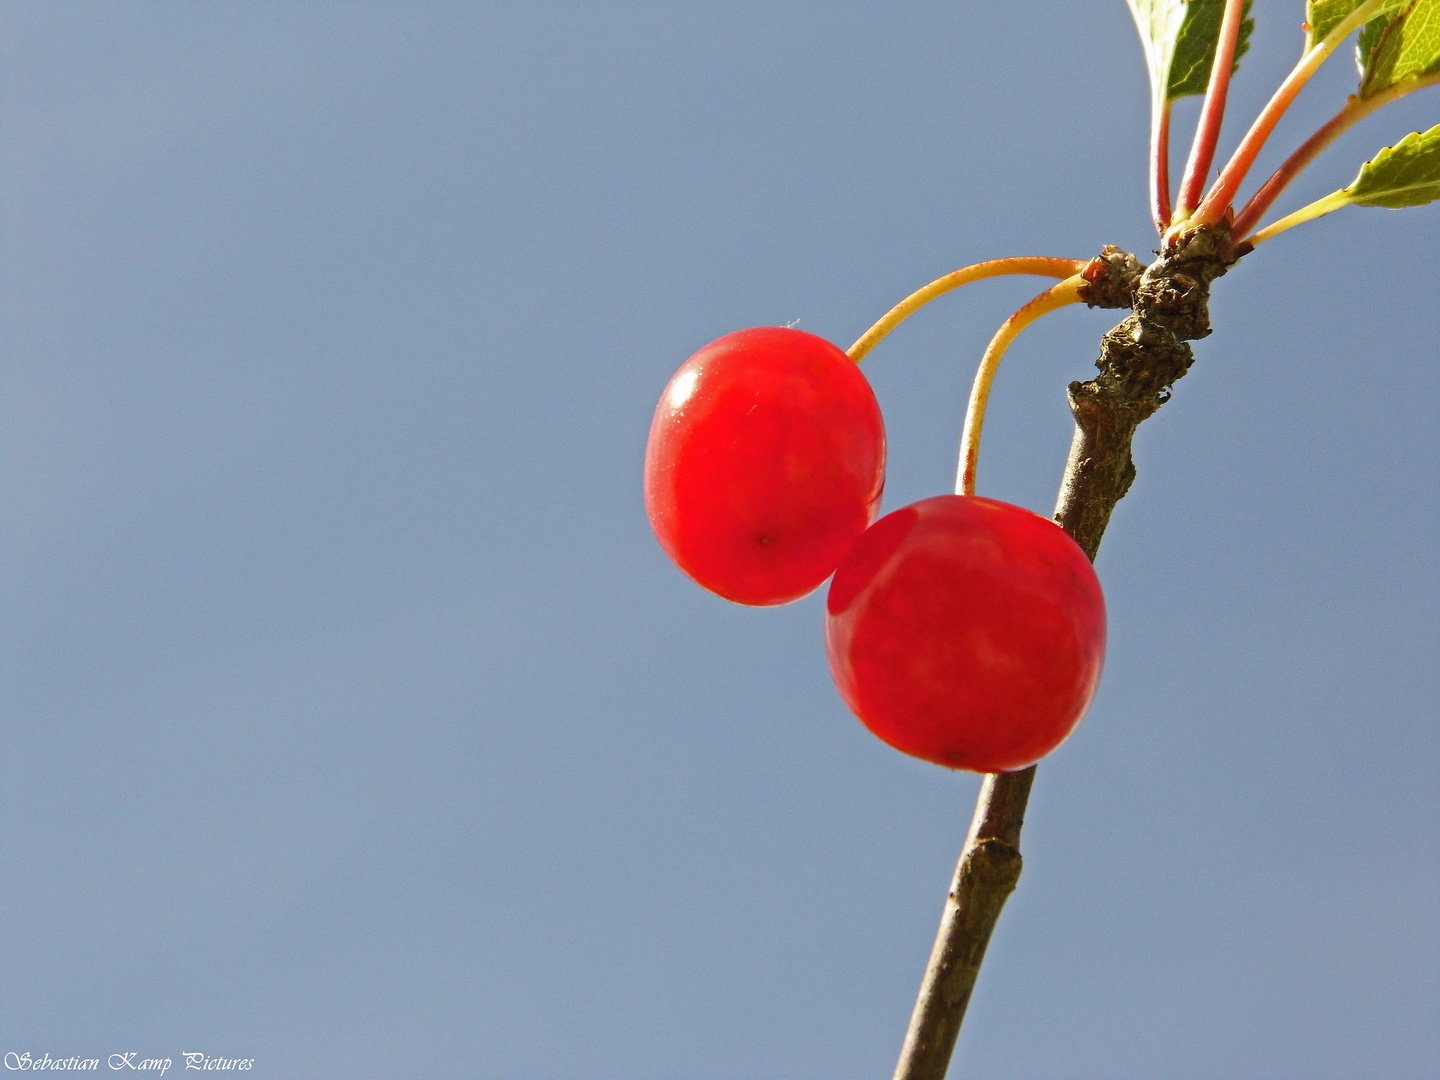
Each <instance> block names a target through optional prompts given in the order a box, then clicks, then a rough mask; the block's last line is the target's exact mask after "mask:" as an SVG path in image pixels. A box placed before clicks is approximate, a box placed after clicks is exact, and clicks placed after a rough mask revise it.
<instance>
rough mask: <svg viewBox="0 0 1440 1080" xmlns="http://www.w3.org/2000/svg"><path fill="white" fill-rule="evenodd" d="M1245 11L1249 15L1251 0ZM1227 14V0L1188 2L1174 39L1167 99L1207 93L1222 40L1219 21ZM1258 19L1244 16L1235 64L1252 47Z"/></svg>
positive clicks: (1236, 47) (1238, 66) (1236, 64)
mask: <svg viewBox="0 0 1440 1080" xmlns="http://www.w3.org/2000/svg"><path fill="white" fill-rule="evenodd" d="M1245 14H1246V16H1248V15H1249V14H1250V0H1245ZM1224 16H1225V3H1224V0H1191V2H1190V3H1188V4H1186V5H1185V21H1184V22H1182V23H1181V24H1180V33H1179V35H1178V36H1177V37H1176V39H1175V55H1174V57H1173V58H1172V59H1171V61H1170V85H1169V89H1168V93H1167V96H1168V99H1169V100H1170V101H1175V100H1177V99H1179V98H1182V97H1192V96H1194V95H1195V94H1203V93H1205V89H1206V87H1208V86H1209V85H1210V69H1211V68H1212V67H1214V66H1215V49H1216V46H1217V45H1218V44H1219V41H1220V23H1221V21H1222V19H1223V18H1224ZM1254 29H1255V20H1254V19H1251V18H1245V19H1242V20H1241V22H1240V36H1239V37H1238V38H1237V39H1236V41H1235V67H1234V68H1232V69H1231V70H1232V71H1238V70H1239V69H1240V57H1242V56H1244V55H1245V50H1246V49H1248V48H1250V32H1251V31H1252V30H1254Z"/></svg>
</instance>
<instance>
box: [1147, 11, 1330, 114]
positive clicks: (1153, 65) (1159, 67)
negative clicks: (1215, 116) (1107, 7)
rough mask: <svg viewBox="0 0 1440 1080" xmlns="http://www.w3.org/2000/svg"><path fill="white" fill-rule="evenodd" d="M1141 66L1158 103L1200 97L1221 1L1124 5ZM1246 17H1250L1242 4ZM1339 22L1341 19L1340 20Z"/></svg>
mask: <svg viewBox="0 0 1440 1080" xmlns="http://www.w3.org/2000/svg"><path fill="white" fill-rule="evenodd" d="M1126 2H1127V3H1129V5H1130V14H1131V15H1132V16H1134V19H1135V27H1136V29H1138V30H1139V31H1140V43H1141V45H1143V46H1144V48H1145V62H1146V65H1147V67H1148V68H1149V70H1150V91H1151V94H1152V96H1154V97H1155V98H1156V100H1157V101H1159V102H1162V103H1163V102H1169V101H1174V100H1176V99H1177V98H1182V97H1189V96H1191V95H1194V94H1203V93H1204V92H1205V88H1206V86H1207V85H1208V84H1209V82H1210V68H1211V67H1212V66H1213V65H1214V63H1215V45H1216V42H1217V41H1218V40H1219V38H1220V22H1221V19H1222V17H1223V16H1224V14H1225V0H1126ZM1245 11H1246V13H1247V14H1248V13H1249V11H1250V0H1246V3H1245ZM1342 17H1343V16H1342ZM1254 27H1255V21H1254V20H1253V19H1245V20H1244V21H1243V22H1242V23H1241V25H1240V38H1239V40H1238V41H1237V42H1236V45H1235V60H1236V62H1237V64H1236V66H1237V67H1238V66H1239V65H1238V62H1239V59H1240V56H1241V55H1242V54H1243V53H1244V52H1245V50H1246V49H1247V48H1248V47H1249V44H1250V42H1249V39H1250V31H1251V30H1252V29H1254Z"/></svg>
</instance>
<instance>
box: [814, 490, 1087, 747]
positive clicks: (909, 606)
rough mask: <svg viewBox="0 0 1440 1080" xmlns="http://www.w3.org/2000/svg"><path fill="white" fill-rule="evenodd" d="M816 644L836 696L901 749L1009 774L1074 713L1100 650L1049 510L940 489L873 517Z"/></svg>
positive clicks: (1067, 543)
mask: <svg viewBox="0 0 1440 1080" xmlns="http://www.w3.org/2000/svg"><path fill="white" fill-rule="evenodd" d="M825 648H826V652H827V654H828V655H829V658H830V672H831V674H832V675H833V676H834V679H835V685H836V686H837V687H838V688H839V690H840V696H841V697H843V698H844V699H845V703H846V704H847V705H849V706H850V709H851V711H853V712H854V713H855V715H856V716H858V717H859V718H860V720H861V721H862V722H863V723H864V724H865V726H866V727H868V728H869V729H870V730H871V731H872V732H874V734H876V735H877V736H879V737H880V738H881V739H883V740H884V741H885V742H887V743H889V744H890V745H891V746H893V747H895V748H896V749H897V750H903V751H904V752H905V753H907V754H912V755H914V756H915V757H918V758H923V759H924V760H926V761H933V762H934V763H935V764H937V765H945V766H947V767H949V768H952V769H968V770H970V771H973V772H1011V771H1014V770H1016V769H1023V768H1025V767H1026V766H1028V765H1033V764H1034V763H1035V762H1037V761H1039V760H1040V759H1041V758H1042V757H1044V756H1045V755H1046V754H1048V753H1050V751H1052V750H1054V749H1055V748H1056V747H1057V746H1059V745H1060V743H1061V742H1063V741H1064V739H1065V737H1066V736H1067V735H1069V734H1070V732H1071V731H1073V730H1074V728H1075V725H1076V724H1078V723H1079V722H1080V717H1081V716H1082V715H1083V714H1084V712H1085V709H1086V707H1087V706H1088V705H1089V704H1090V699H1091V698H1092V697H1093V696H1094V694H1095V688H1096V686H1097V685H1098V684H1099V681H1100V668H1101V665H1102V664H1103V662H1104V659H1105V599H1104V596H1103V595H1102V594H1101V592H1100V582H1099V580H1098V579H1097V578H1096V577H1095V571H1094V570H1093V569H1092V568H1091V566H1090V561H1089V560H1088V559H1087V558H1086V557H1085V553H1084V552H1083V551H1081V550H1080V547H1079V545H1077V544H1076V543H1075V541H1073V540H1072V539H1070V537H1069V536H1067V535H1066V534H1065V532H1064V531H1063V530H1061V528H1060V527H1059V526H1058V525H1056V524H1055V523H1054V522H1052V521H1048V520H1046V519H1045V518H1042V517H1039V516H1037V515H1035V514H1032V513H1030V511H1028V510H1025V509H1022V508H1021V507H1018V506H1011V505H1010V504H1009V503H1002V502H996V501H994V500H993V499H982V498H978V497H976V496H970V495H942V496H940V497H938V498H934V499H926V500H924V501H923V502H918V503H915V504H914V505H912V506H907V507H905V508H904V509H903V510H897V511H896V512H895V513H893V514H888V515H886V516H885V517H884V518H882V519H881V520H880V521H878V522H876V523H875V525H873V526H872V527H871V528H870V529H869V530H867V531H866V532H865V534H864V535H863V536H862V537H860V539H859V540H858V541H856V543H855V545H854V546H853V547H852V548H851V549H850V553H849V555H847V556H846V558H845V560H844V562H842V563H841V564H840V567H839V569H838V570H836V572H835V580H834V581H833V582H831V584H830V593H829V597H828V600H827V603H826V615H825Z"/></svg>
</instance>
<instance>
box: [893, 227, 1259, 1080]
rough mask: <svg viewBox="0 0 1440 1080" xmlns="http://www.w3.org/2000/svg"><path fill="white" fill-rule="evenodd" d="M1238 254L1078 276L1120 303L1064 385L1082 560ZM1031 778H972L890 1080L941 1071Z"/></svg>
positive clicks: (1068, 506)
mask: <svg viewBox="0 0 1440 1080" xmlns="http://www.w3.org/2000/svg"><path fill="white" fill-rule="evenodd" d="M1239 254H1241V253H1237V251H1236V250H1235V248H1234V247H1233V245H1232V243H1231V240H1230V233H1229V231H1228V230H1227V229H1226V228H1225V227H1224V226H1216V227H1210V228H1206V229H1197V230H1195V231H1193V232H1190V233H1187V234H1184V235H1181V236H1179V237H1177V238H1176V239H1175V240H1174V242H1173V243H1171V244H1170V245H1169V246H1167V248H1166V250H1165V251H1163V252H1161V253H1160V256H1159V258H1157V259H1156V260H1155V262H1153V263H1151V264H1150V265H1149V266H1141V264H1140V263H1139V261H1138V260H1136V258H1135V257H1134V256H1133V255H1131V254H1129V253H1127V252H1124V251H1121V250H1120V249H1119V248H1115V247H1107V248H1106V249H1105V250H1104V251H1103V252H1102V253H1101V255H1100V256H1099V257H1098V258H1097V259H1096V260H1095V261H1094V262H1093V263H1092V264H1091V269H1090V271H1088V272H1087V275H1086V276H1087V277H1088V278H1090V284H1089V285H1088V286H1087V288H1086V294H1085V297H1084V298H1085V301H1086V303H1088V304H1089V305H1090V306H1091V307H1106V308H1129V309H1130V314H1129V315H1128V316H1126V318H1125V319H1124V320H1123V321H1122V322H1121V323H1120V324H1119V325H1118V326H1116V327H1115V328H1114V329H1113V330H1111V331H1110V332H1109V333H1107V334H1106V335H1105V337H1104V338H1103V339H1102V340H1101V343H1100V359H1099V360H1097V361H1096V362H1095V366H1096V367H1097V368H1098V369H1099V374H1098V375H1097V376H1096V377H1095V378H1093V379H1091V380H1090V381H1089V382H1084V383H1082V382H1074V383H1071V384H1070V387H1069V397H1070V411H1071V413H1072V414H1073V415H1074V417H1075V436H1074V439H1073V440H1072V442H1071V444H1070V460H1069V462H1068V463H1067V464H1066V466H1065V475H1064V478H1063V479H1062V481H1061V484H1060V495H1059V499H1058V501H1057V502H1056V506H1055V520H1056V521H1057V522H1058V523H1059V524H1060V526H1061V527H1062V528H1063V529H1064V530H1065V531H1066V532H1067V533H1069V534H1070V535H1071V536H1072V537H1073V538H1074V539H1075V542H1076V543H1078V544H1079V545H1080V547H1081V548H1082V549H1083V550H1084V552H1085V554H1086V555H1088V556H1089V557H1090V559H1091V561H1092V562H1093V561H1094V559H1095V553H1096V552H1097V551H1098V550H1099V548H1100V539H1101V537H1103V536H1104V535H1105V527H1106V526H1107V525H1108V524H1109V523H1110V515H1111V513H1112V512H1113V511H1114V509H1115V504H1116V503H1118V502H1119V501H1120V500H1121V499H1122V498H1124V497H1125V493H1126V492H1127V491H1129V490H1130V485H1131V484H1132V483H1134V480H1135V462H1134V460H1133V458H1132V457H1131V453H1130V446H1131V442H1132V440H1133V439H1134V436H1135V429H1136V428H1137V427H1139V426H1140V424H1141V422H1142V421H1144V420H1145V419H1146V418H1147V417H1149V416H1151V415H1152V414H1153V413H1154V412H1155V411H1156V410H1157V409H1159V408H1160V406H1161V405H1163V404H1164V403H1165V402H1166V401H1167V400H1168V399H1169V397H1170V388H1171V387H1172V386H1173V385H1174V384H1175V382H1176V381H1177V380H1179V379H1180V378H1181V377H1182V376H1184V374H1185V372H1187V371H1188V370H1190V365H1191V364H1192V363H1193V362H1194V359H1195V357H1194V353H1193V352H1192V351H1191V348H1190V346H1189V344H1188V342H1190V341H1194V340H1196V339H1198V338H1203V337H1205V336H1207V335H1208V334H1209V333H1210V310H1209V303H1208V302H1209V297H1210V283H1211V282H1212V281H1214V280H1215V279H1216V278H1217V277H1219V276H1220V275H1221V274H1223V273H1225V271H1226V270H1228V269H1229V268H1230V267H1231V266H1232V265H1233V264H1234V262H1235V260H1236V259H1237V258H1238V257H1239ZM1034 780H1035V766H1033V765H1032V766H1031V767H1030V768H1028V769H1022V770H1021V771H1019V772H1014V773H1001V774H997V775H993V776H987V777H985V780H984V783H983V784H982V785H981V788H980V798H979V800H978V802H977V803H976V806H975V818H974V820H973V822H972V823H971V825H970V834H969V836H968V837H967V838H966V841H965V847H964V849H963V850H962V851H961V853H960V862H959V865H958V866H957V867H956V869H955V877H954V880H953V881H952V882H951V885H950V894H949V896H948V897H947V899H946V901H945V911H944V914H943V915H942V916H941V920H940V931H939V933H938V934H937V935H936V938H935V946H934V948H933V949H932V950H931V953H930V963H929V965H928V967H927V968H926V971H925V978H924V981H923V982H922V983H921V986H920V996H919V998H918V1000H917V1001H916V1002H915V1012H914V1015H913V1016H912V1017H911V1020H910V1029H909V1030H908V1031H907V1032H906V1035H905V1043H904V1046H903V1047H902V1048H901V1051H900V1062H899V1064H898V1065H897V1066H896V1068H895V1078H894V1080H943V1078H944V1076H945V1073H946V1071H947V1070H948V1068H949V1065H950V1055H951V1053H952V1052H953V1051H954V1049H955V1040H956V1038H957V1037H958V1036H959V1034H960V1025H961V1023H962V1022H963V1021H964V1019H965V1008H966V1006H967V1005H968V1004H969V1003H970V994H971V992H972V991H973V990H974V988H975V980H976V978H977V977H978V976H979V974H980V965H981V963H982V962H983V961H984V959H985V949H986V947H987V946H988V945H989V944H990V935H991V934H992V932H993V931H994V929H995V924H996V922H997V921H998V920H999V918H1000V910H1001V909H1002V908H1003V907H1004V906H1005V901H1006V900H1007V899H1008V898H1009V896H1010V894H1011V893H1012V892H1013V891H1014V890H1015V885H1016V882H1018V881H1019V879H1020V870H1021V867H1022V865H1023V860H1022V859H1021V856H1020V829H1021V827H1022V826H1023V825H1024V823H1025V805H1026V803H1027V801H1028V800H1029V798H1030V787H1031V785H1032V784H1033V783H1034Z"/></svg>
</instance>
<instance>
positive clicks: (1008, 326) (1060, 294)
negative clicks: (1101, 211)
mask: <svg viewBox="0 0 1440 1080" xmlns="http://www.w3.org/2000/svg"><path fill="white" fill-rule="evenodd" d="M1082 265H1083V264H1082ZM1087 284H1088V282H1087V281H1086V280H1085V277H1084V275H1082V274H1075V275H1074V276H1073V277H1068V278H1066V279H1065V280H1064V281H1062V282H1060V284H1058V285H1055V286H1053V287H1051V288H1049V289H1046V290H1045V291H1044V292H1043V293H1041V294H1040V295H1039V296H1037V297H1035V299H1034V300H1031V301H1030V302H1029V303H1028V304H1026V305H1025V306H1024V307H1022V308H1021V309H1020V310H1019V311H1017V312H1015V314H1014V315H1011V316H1010V318H1008V319H1006V320H1005V321H1004V323H1002V324H1001V326H1000V329H999V330H997V331H995V336H994V337H993V338H991V339H990V344H989V345H988V346H986V348H985V355H984V356H982V357H981V358H980V369H979V370H978V371H976V372H975V382H974V384H973V385H972V386H971V387H970V404H969V406H968V407H967V408H966V410H965V428H964V431H963V432H962V433H961V435H960V470H959V475H958V476H957V477H956V478H955V494H957V495H974V494H975V466H976V462H977V461H978V460H979V457H980V432H981V429H982V428H984V426H985V406H986V404H988V402H989V401H990V385H991V384H992V383H993V382H994V381H995V372H996V371H998V370H999V369H1000V360H1001V358H1002V357H1003V356H1004V355H1005V350H1006V349H1008V348H1009V347H1010V343H1011V342H1012V341H1014V340H1015V339H1016V338H1017V337H1019V336H1020V333H1021V331H1023V330H1024V329H1025V328H1026V327H1027V326H1029V325H1030V324H1031V323H1033V322H1034V321H1035V320H1036V319H1038V318H1040V316H1042V315H1048V314H1049V313H1050V312H1052V311H1055V310H1056V309H1057V308H1062V307H1066V306H1068V305H1070V304H1078V303H1080V302H1081V300H1082V297H1081V295H1080V291H1081V289H1083V288H1084V287H1085V286H1086V285H1087Z"/></svg>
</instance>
